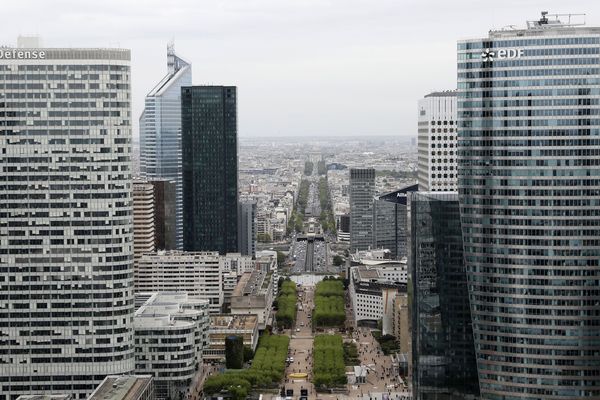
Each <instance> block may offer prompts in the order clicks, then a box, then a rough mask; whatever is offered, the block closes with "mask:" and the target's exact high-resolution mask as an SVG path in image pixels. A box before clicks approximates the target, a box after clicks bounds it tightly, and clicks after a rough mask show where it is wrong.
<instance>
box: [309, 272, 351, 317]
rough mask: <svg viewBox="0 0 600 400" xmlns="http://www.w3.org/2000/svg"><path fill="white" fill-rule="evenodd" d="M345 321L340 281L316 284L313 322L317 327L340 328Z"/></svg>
mask: <svg viewBox="0 0 600 400" xmlns="http://www.w3.org/2000/svg"><path fill="white" fill-rule="evenodd" d="M345 320H346V311H345V309H344V284H343V282H342V281H341V280H337V279H336V280H324V281H321V282H319V283H317V287H316V290H315V309H314V311H313V322H314V324H315V326H317V327H327V326H341V325H343V324H344V321H345Z"/></svg>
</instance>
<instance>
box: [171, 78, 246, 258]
mask: <svg viewBox="0 0 600 400" xmlns="http://www.w3.org/2000/svg"><path fill="white" fill-rule="evenodd" d="M181 92H182V94H181V109H182V114H181V117H182V138H183V141H182V143H183V210H184V225H183V226H184V249H185V250H187V251H218V252H219V253H221V254H225V253H228V252H236V251H237V246H238V242H237V241H238V237H237V229H238V219H237V213H238V169H237V168H238V156H237V99H236V88H235V86H191V87H183V88H182V89H181Z"/></svg>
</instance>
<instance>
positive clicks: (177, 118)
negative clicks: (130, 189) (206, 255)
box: [140, 44, 192, 249]
mask: <svg viewBox="0 0 600 400" xmlns="http://www.w3.org/2000/svg"><path fill="white" fill-rule="evenodd" d="M191 84H192V66H191V64H189V63H188V62H186V61H185V60H184V59H182V58H181V57H179V56H178V55H177V54H176V53H175V49H174V47H173V44H169V45H168V46H167V75H166V76H165V77H164V78H163V79H162V80H161V81H160V82H159V83H158V84H157V85H156V86H155V87H154V88H153V89H152V90H151V91H150V93H148V95H146V101H145V107H144V111H143V112H142V115H141V117H140V171H141V175H142V177H143V178H145V179H147V180H149V181H152V180H160V179H163V180H168V181H171V182H174V183H175V191H176V193H175V204H176V207H175V240H176V246H177V248H178V249H182V248H183V184H182V180H181V179H182V178H181V168H182V167H181V87H182V86H189V85H191Z"/></svg>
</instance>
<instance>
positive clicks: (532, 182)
mask: <svg viewBox="0 0 600 400" xmlns="http://www.w3.org/2000/svg"><path fill="white" fill-rule="evenodd" d="M565 18H569V21H571V16H569V17H565ZM574 19H575V17H573V21H574ZM458 99H459V101H458V115H459V121H458V122H459V128H458V129H459V142H458V148H459V157H458V166H459V180H458V188H459V196H460V206H461V214H462V230H463V236H464V250H465V260H466V263H467V267H468V274H469V284H470V290H469V292H470V294H471V308H472V311H471V312H472V318H473V330H474V337H475V345H476V350H477V364H478V368H479V381H480V384H481V392H482V397H484V398H486V399H502V400H512V399H583V398H598V397H600V366H599V360H600V324H599V318H600V303H599V299H600V241H599V237H600V181H599V180H598V176H599V175H600V157H599V154H600V141H599V139H598V138H599V137H600V136H599V135H600V117H599V114H600V104H599V103H600V28H591V27H585V26H576V25H571V24H567V23H563V22H560V21H559V19H558V17H556V18H555V17H552V18H549V17H548V16H547V15H546V14H545V13H542V18H541V19H540V20H538V21H532V22H529V23H528V24H527V28H525V29H510V30H499V31H490V32H489V35H488V36H486V37H483V38H481V39H473V40H464V41H459V42H458Z"/></svg>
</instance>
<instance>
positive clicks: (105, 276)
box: [0, 48, 135, 400]
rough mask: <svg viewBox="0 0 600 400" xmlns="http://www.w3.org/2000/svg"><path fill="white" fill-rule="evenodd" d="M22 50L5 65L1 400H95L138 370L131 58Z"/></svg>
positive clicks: (0, 102)
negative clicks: (53, 398)
mask: <svg viewBox="0 0 600 400" xmlns="http://www.w3.org/2000/svg"><path fill="white" fill-rule="evenodd" d="M5 50H6V49H3V50H2V51H5ZM12 50H13V49H11V51H12ZM15 51H16V52H19V53H21V55H23V57H21V58H10V59H7V58H6V57H5V58H3V59H2V60H0V113H1V115H2V118H1V120H0V400H9V399H14V398H16V397H18V396H19V395H22V394H52V393H61V394H64V393H66V394H72V395H74V397H75V398H77V399H85V398H87V397H88V396H89V395H90V394H91V393H92V392H93V391H94V389H95V387H96V386H97V385H98V384H99V383H100V382H102V380H103V379H104V378H105V377H106V376H107V375H117V374H126V373H130V372H132V371H133V370H134V367H135V365H134V354H133V353H134V347H133V312H134V304H133V221H132V198H131V195H132V188H131V182H132V179H131V97H130V79H131V78H130V52H129V50H124V49H75V48H27V49H25V48H18V49H15ZM19 53H17V54H19ZM33 54H37V55H38V56H37V57H35V58H32V55H33ZM41 54H43V57H40V55H41Z"/></svg>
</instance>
